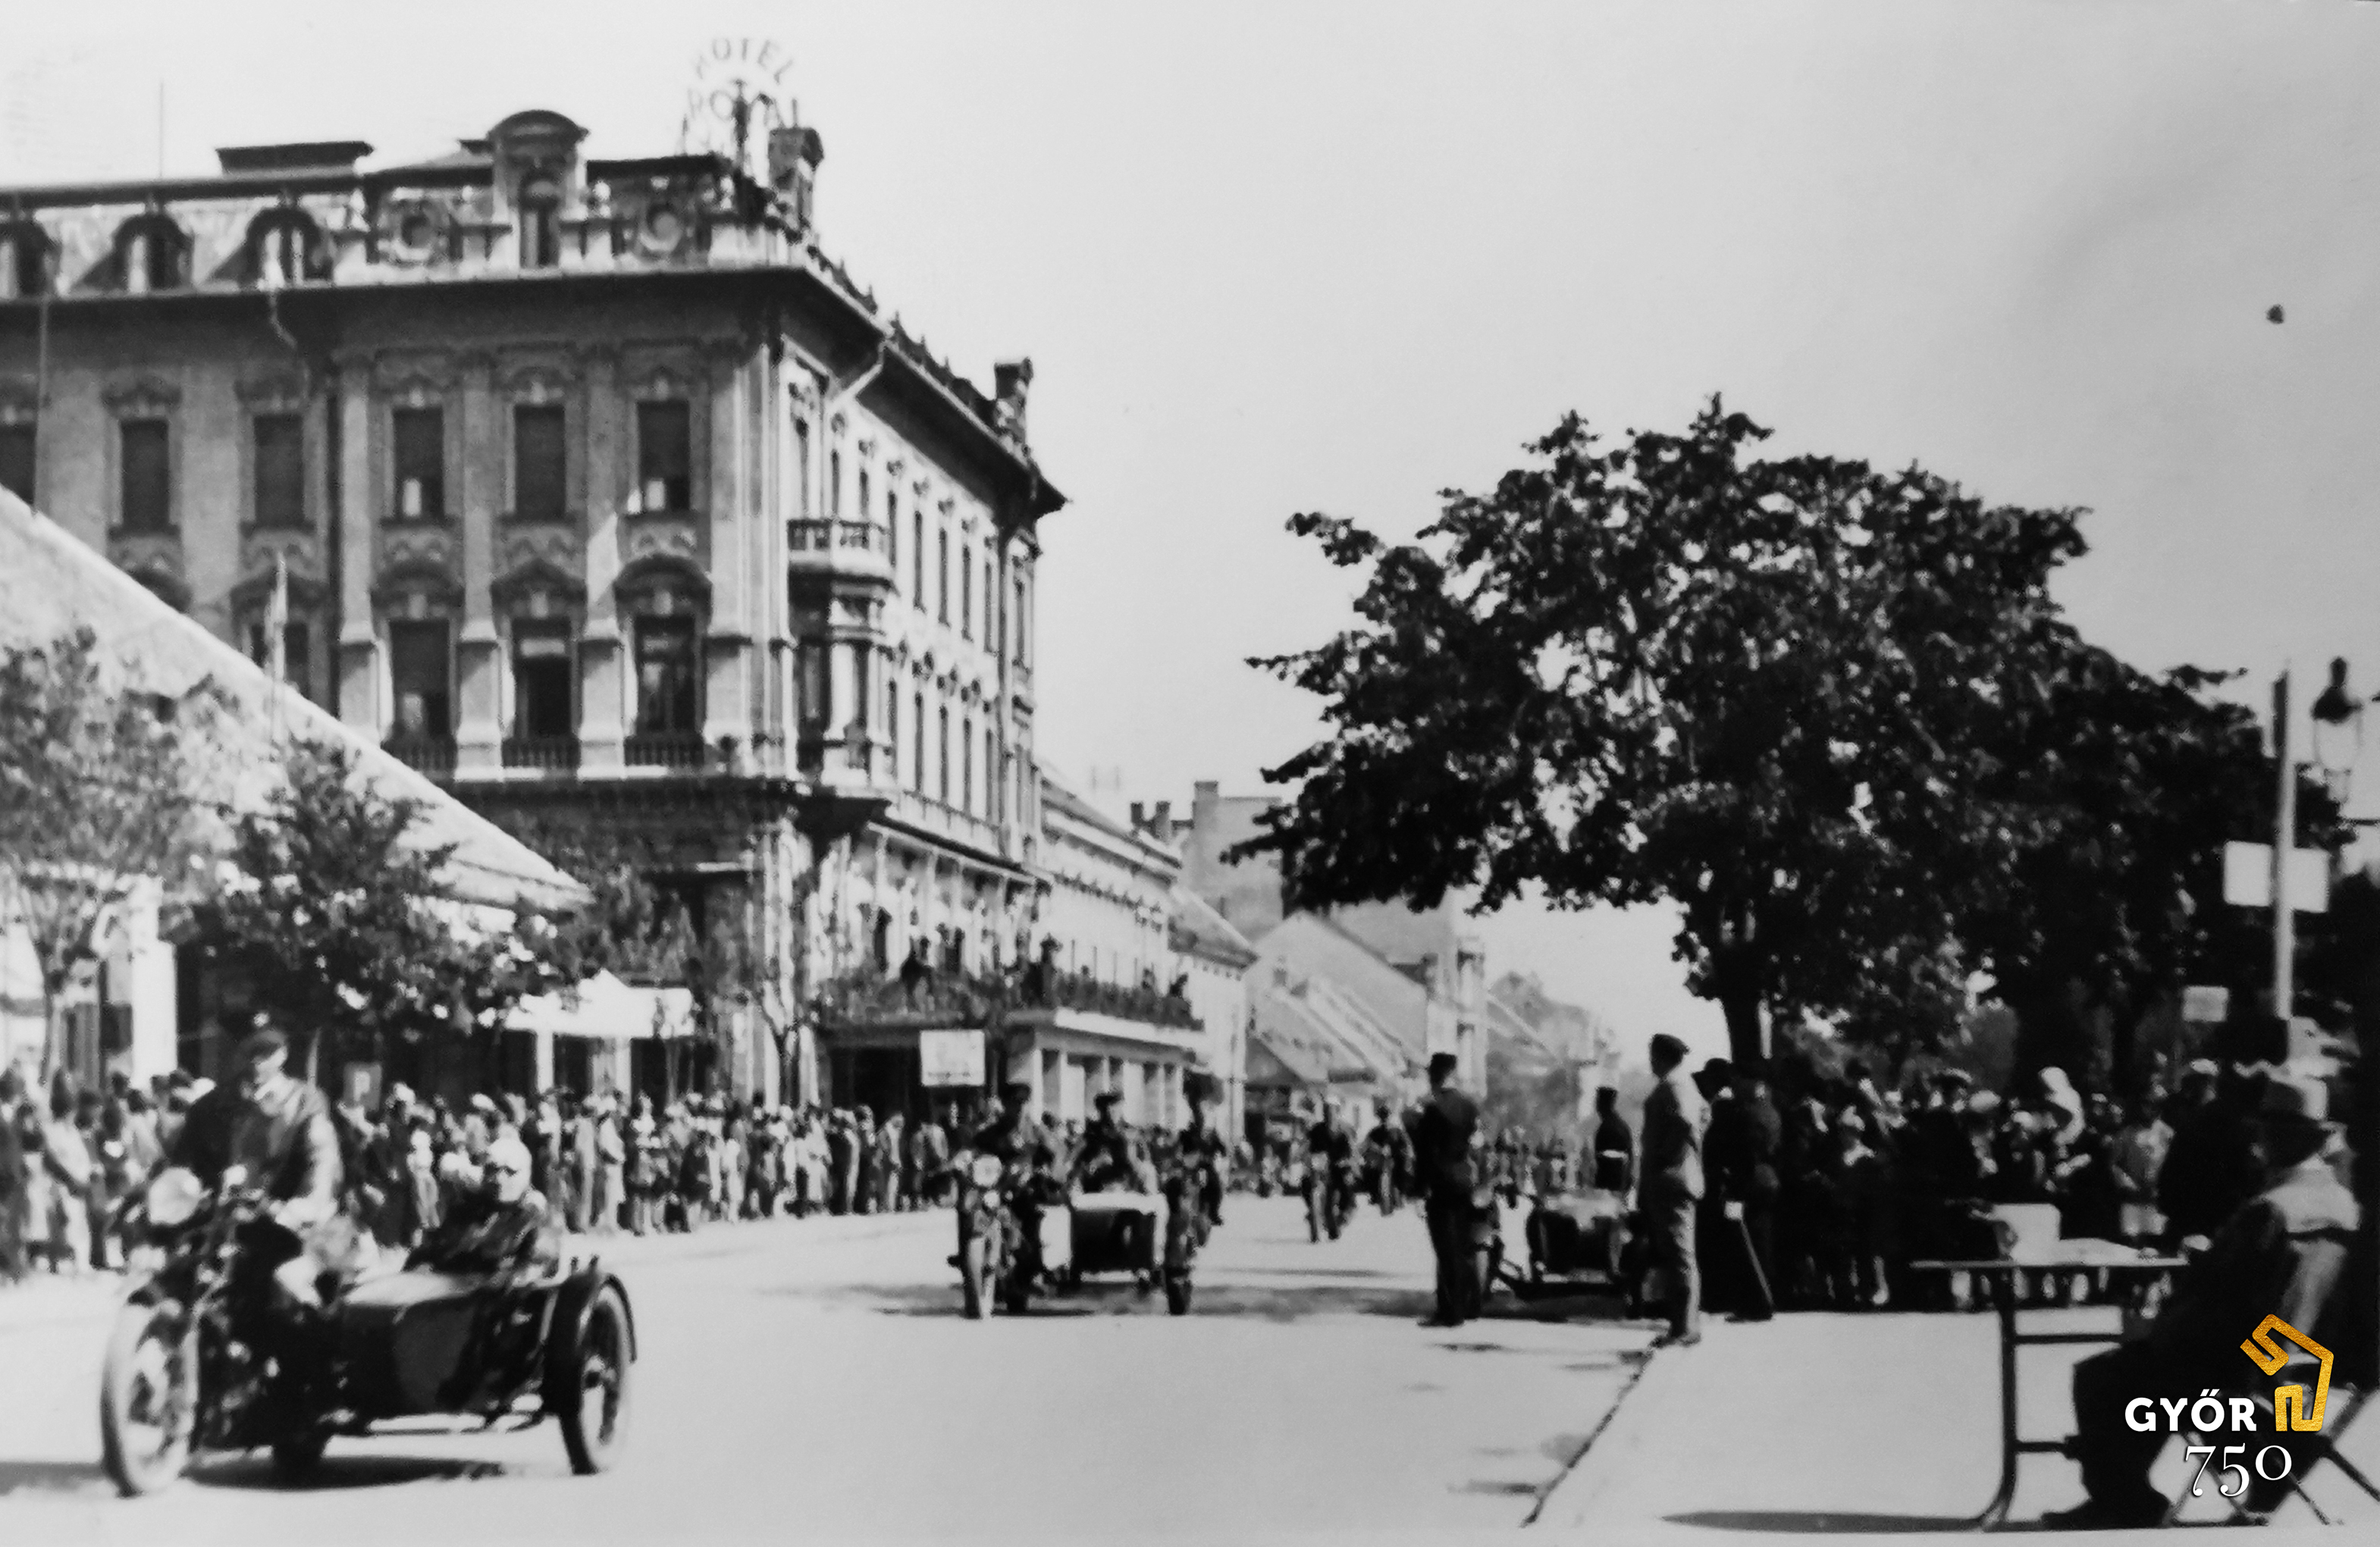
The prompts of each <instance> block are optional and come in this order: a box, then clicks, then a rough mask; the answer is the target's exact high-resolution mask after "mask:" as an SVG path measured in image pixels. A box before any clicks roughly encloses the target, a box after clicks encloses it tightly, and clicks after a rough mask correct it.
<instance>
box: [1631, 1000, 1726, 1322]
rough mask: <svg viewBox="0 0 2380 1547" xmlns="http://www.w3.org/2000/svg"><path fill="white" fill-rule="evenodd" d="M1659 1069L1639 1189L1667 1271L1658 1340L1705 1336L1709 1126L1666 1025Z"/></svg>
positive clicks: (1657, 1041)
mask: <svg viewBox="0 0 2380 1547" xmlns="http://www.w3.org/2000/svg"><path fill="white" fill-rule="evenodd" d="M1651 1058H1652V1063H1653V1076H1654V1078H1655V1079H1656V1080H1658V1082H1659V1083H1658V1084H1657V1085H1655V1086H1654V1087H1653V1094H1650V1095H1648V1096H1646V1097H1645V1178H1644V1182H1643V1185H1642V1187H1641V1189H1640V1191H1639V1197H1640V1200H1641V1202H1642V1204H1643V1208H1644V1212H1645V1227H1646V1228H1647V1229H1649V1230H1650V1231H1651V1232H1652V1237H1653V1241H1652V1245H1653V1262H1654V1265H1656V1266H1657V1267H1659V1268H1660V1269H1661V1270H1662V1271H1663V1272H1664V1273H1665V1274H1667V1275H1668V1276H1669V1280H1670V1282H1669V1285H1668V1287H1667V1293H1668V1296H1669V1300H1670V1330H1669V1331H1668V1332H1667V1333H1665V1334H1663V1335H1661V1337H1659V1338H1658V1339H1657V1340H1656V1341H1655V1343H1654V1347H1655V1348H1666V1347H1669V1346H1670V1345H1676V1346H1677V1347H1680V1348H1691V1347H1692V1346H1694V1344H1696V1343H1699V1342H1701V1341H1702V1325H1701V1309H1702V1308H1701V1303H1700V1302H1701V1299H1702V1280H1701V1275H1700V1274H1699V1273H1698V1272H1697V1270H1696V1266H1695V1261H1694V1211H1695V1206H1696V1205H1697V1204H1698V1203H1700V1202H1701V1199H1702V1195H1703V1131H1704V1130H1705V1129H1706V1128H1707V1127H1709V1125H1710V1108H1709V1107H1707V1106H1705V1105H1704V1104H1703V1098H1702V1093H1701V1092H1699V1091H1697V1090H1695V1089H1694V1082H1693V1081H1692V1080H1690V1079H1688V1078H1687V1076H1686V1072H1685V1062H1686V1045H1685V1044H1684V1043H1682V1042H1680V1041H1679V1040H1678V1039H1677V1038H1676V1037H1673V1036H1671V1035H1670V1034H1669V1033H1666V1032H1664V1033H1661V1034H1660V1035H1658V1036H1656V1037H1655V1038H1654V1039H1653V1045H1652V1050H1651Z"/></svg>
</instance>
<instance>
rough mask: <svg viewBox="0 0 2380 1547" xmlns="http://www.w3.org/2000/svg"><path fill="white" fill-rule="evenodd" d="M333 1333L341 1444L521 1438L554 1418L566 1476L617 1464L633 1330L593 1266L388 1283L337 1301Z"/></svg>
mask: <svg viewBox="0 0 2380 1547" xmlns="http://www.w3.org/2000/svg"><path fill="white" fill-rule="evenodd" d="M330 1322H331V1328H332V1335H333V1336H334V1339H335V1343H336V1354H335V1365H334V1367H335V1369H336V1371H337V1384H338V1386H339V1390H340V1395H341V1397H342V1399H343V1402H342V1405H343V1407H344V1408H345V1409H346V1415H347V1416H348V1421H347V1422H346V1423H345V1424H343V1425H341V1426H340V1427H339V1428H338V1430H337V1431H336V1432H343V1433H363V1432H369V1430H370V1426H371V1425H372V1424H374V1423H378V1422H382V1421H384V1420H391V1419H407V1418H421V1417H429V1416H441V1415H443V1416H452V1417H456V1418H476V1419H481V1420H489V1421H493V1420H498V1419H504V1418H511V1419H516V1420H520V1423H521V1426H523V1427H526V1426H528V1424H532V1423H536V1422H538V1421H540V1420H543V1419H546V1418H552V1419H554V1420H556V1421H557V1422H558V1423H559V1424H560V1426H561V1429H562V1441H563V1444H564V1446H565V1448H566V1449H567V1450H568V1451H569V1453H570V1465H571V1469H572V1470H574V1471H577V1472H580V1473H589V1472H600V1471H603V1470H606V1469H607V1468H610V1467H611V1466H612V1465H613V1462H614V1461H615V1460H616V1458H617V1456H618V1453H619V1446H620V1443H621V1440H622V1438H623V1437H624V1435H625V1428H626V1422H625V1420H626V1418H627V1413H628V1391H629V1380H628V1376H629V1371H630V1368H631V1367H632V1366H633V1365H634V1363H635V1362H636V1358H637V1328H636V1318H635V1315H634V1313H633V1312H632V1311H630V1310H629V1307H628V1292H627V1290H626V1288H625V1287H623V1286H622V1284H621V1283H620V1280H619V1279H618V1278H617V1277H616V1276H614V1275H612V1274H610V1273H608V1272H606V1271H604V1270H603V1269H602V1268H601V1266H600V1265H597V1264H591V1263H590V1264H588V1265H585V1266H577V1265H573V1266H569V1267H562V1268H557V1269H556V1270H554V1271H553V1272H552V1273H551V1274H548V1275H543V1276H541V1277H536V1278H529V1279H522V1278H519V1277H507V1276H502V1275H499V1276H495V1277H480V1276H472V1275H455V1274H446V1273H434V1272H428V1271H423V1270H418V1269H417V1270H413V1271H408V1272H404V1273H396V1274H390V1275H386V1276H384V1277H380V1278H373V1279H367V1280H365V1281H364V1282H362V1283H360V1284H358V1285H356V1286H355V1287H353V1288H351V1289H349V1290H348V1291H347V1292H346V1294H345V1295H342V1296H341V1297H340V1298H339V1299H337V1300H335V1301H334V1302H333V1305H332V1309H331V1315H330ZM328 1437H329V1436H328V1434H327V1433H325V1434H324V1436H323V1438H325V1439H327V1438H328Z"/></svg>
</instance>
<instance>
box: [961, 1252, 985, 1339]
mask: <svg viewBox="0 0 2380 1547" xmlns="http://www.w3.org/2000/svg"><path fill="white" fill-rule="evenodd" d="M983 1258H984V1251H983V1242H982V1240H981V1239H976V1240H971V1241H969V1242H967V1243H966V1245H965V1246H964V1247H961V1248H960V1249H959V1296H960V1309H961V1310H962V1311H964V1312H965V1316H966V1319H967V1320H968V1321H970V1322H979V1321H982V1320H983V1313H984V1311H985V1309H986V1307H987V1306H989V1305H990V1301H991V1295H990V1287H991V1275H990V1274H989V1273H988V1272H986V1271H985V1269H984V1263H983Z"/></svg>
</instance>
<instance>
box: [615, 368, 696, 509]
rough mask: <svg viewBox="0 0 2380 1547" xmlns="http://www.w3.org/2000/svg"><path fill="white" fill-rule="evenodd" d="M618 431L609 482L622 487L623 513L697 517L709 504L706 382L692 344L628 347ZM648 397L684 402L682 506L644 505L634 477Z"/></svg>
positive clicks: (622, 379)
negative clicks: (640, 412) (641, 412)
mask: <svg viewBox="0 0 2380 1547" xmlns="http://www.w3.org/2000/svg"><path fill="white" fill-rule="evenodd" d="M619 380H620V382H621V391H620V406H621V422H620V434H619V435H618V436H616V437H615V438H614V439H615V441H616V444H615V445H614V447H613V457H614V459H615V460H614V462H613V488H614V489H623V490H625V493H624V494H623V495H622V496H621V499H620V514H623V515H645V516H673V515H675V516H686V517H688V518H693V519H699V518H700V516H701V515H702V514H703V513H704V512H706V511H708V510H710V488H711V485H710V475H711V468H710V381H709V379H708V378H707V377H706V376H705V374H704V372H703V370H702V369H701V357H700V356H699V355H698V353H697V352H696V350H695V349H694V348H693V347H692V346H691V345H687V346H685V347H680V348H670V349H662V350H649V351H638V352H635V353H632V354H631V355H630V357H629V358H628V359H627V361H626V362H625V364H624V365H623V367H622V369H621V371H620V377H619ZM647 403H683V404H685V405H686V509H684V510H682V511H653V510H647V509H646V508H645V491H644V489H643V487H642V484H641V482H640V480H639V479H638V477H637V472H638V466H637V464H638V462H639V461H640V460H641V448H640V447H639V445H638V443H637V406H638V405H641V404H647Z"/></svg>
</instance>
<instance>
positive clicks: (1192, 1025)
mask: <svg viewBox="0 0 2380 1547" xmlns="http://www.w3.org/2000/svg"><path fill="white" fill-rule="evenodd" d="M817 1008H818V1013H819V1018H820V1020H821V1021H825V1022H827V1023H828V1024H831V1025H832V1024H845V1025H880V1024H893V1025H912V1024H914V1025H925V1024H929V1023H938V1024H942V1025H952V1024H956V1025H962V1026H981V1025H985V1024H987V1023H989V1022H990V1021H991V1020H992V1019H993V1018H994V1017H995V1016H998V1015H1002V1014H1014V1013H1016V1012H1018V1011H1031V1010H1051V1009H1074V1010H1082V1011H1085V1012H1087V1013H1089V1014H1094V1015H1111V1016H1114V1017H1115V1018H1116V1019H1118V1020H1120V1021H1141V1022H1143V1023H1145V1024H1147V1025H1152V1026H1165V1027H1171V1028H1172V1029H1174V1030H1177V1031H1188V1032H1195V1031H1197V1030H1199V1029H1200V1027H1201V1024H1202V1023H1201V1022H1200V1021H1199V1020H1198V1017H1197V1015H1196V1013H1195V1012H1194V1011H1192V1009H1191V1008H1190V1001H1189V1000H1187V999H1185V998H1183V997H1180V996H1179V995H1174V994H1165V993H1160V991H1159V990H1157V989H1154V988H1148V987H1127V986H1124V985H1119V984H1112V983H1102V982H1100V981H1099V979H1097V978H1094V977H1092V976H1091V975H1090V974H1089V973H1063V972H1057V971H1054V970H1049V969H1045V968H1043V967H1041V966H1038V965H1034V966H1027V967H1023V968H1019V969H1016V970H1014V971H1011V972H1009V973H1004V974H1000V975H992V974H987V973H953V972H948V971H940V970H935V969H931V968H918V969H916V970H911V971H906V972H905V971H904V970H901V969H895V970H892V971H889V972H888V971H880V970H878V969H877V968H874V967H860V968H857V969H855V970H854V971H851V972H848V973H844V974H843V975H842V976H840V977H837V978H834V979H832V981H830V982H829V983H828V984H827V985H825V986H824V988H822V989H821V990H820V993H819V994H818V996H817Z"/></svg>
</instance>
